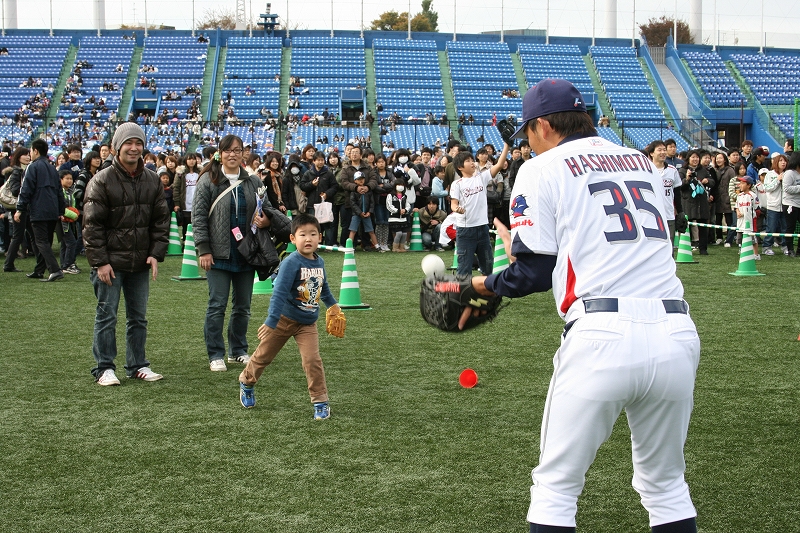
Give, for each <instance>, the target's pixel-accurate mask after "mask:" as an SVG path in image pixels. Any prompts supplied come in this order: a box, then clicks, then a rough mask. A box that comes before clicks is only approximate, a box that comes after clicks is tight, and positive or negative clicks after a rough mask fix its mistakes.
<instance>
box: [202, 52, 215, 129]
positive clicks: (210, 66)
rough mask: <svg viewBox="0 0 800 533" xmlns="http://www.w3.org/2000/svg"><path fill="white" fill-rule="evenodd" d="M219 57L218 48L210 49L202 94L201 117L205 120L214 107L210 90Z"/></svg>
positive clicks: (204, 72)
mask: <svg viewBox="0 0 800 533" xmlns="http://www.w3.org/2000/svg"><path fill="white" fill-rule="evenodd" d="M216 57H217V48H216V47H211V46H209V47H208V54H207V56H206V66H205V70H203V90H202V92H201V93H200V116H201V117H203V119H205V117H207V116H208V108H209V107H210V106H211V105H212V101H211V98H212V97H213V95H212V94H210V93H211V90H210V87H211V78H212V77H213V76H214V60H215V59H216Z"/></svg>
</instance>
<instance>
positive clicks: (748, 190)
mask: <svg viewBox="0 0 800 533" xmlns="http://www.w3.org/2000/svg"><path fill="white" fill-rule="evenodd" d="M738 180H739V191H740V192H739V195H738V196H737V197H736V233H737V239H738V241H739V244H740V245H741V243H742V234H743V232H744V231H745V230H746V229H749V231H756V227H755V215H756V208H757V207H758V197H757V196H756V195H755V193H754V192H753V191H752V188H753V185H755V183H754V182H753V178H751V177H750V176H739V178H738ZM748 225H749V226H750V227H749V228H747V226H748ZM753 254H754V255H755V259H756V261H760V260H761V256H760V255H759V254H758V244H757V243H756V240H755V239H753Z"/></svg>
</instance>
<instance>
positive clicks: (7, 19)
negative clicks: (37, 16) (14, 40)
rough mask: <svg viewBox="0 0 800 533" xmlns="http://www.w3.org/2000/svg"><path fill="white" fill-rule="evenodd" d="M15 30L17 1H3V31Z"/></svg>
mask: <svg viewBox="0 0 800 533" xmlns="http://www.w3.org/2000/svg"><path fill="white" fill-rule="evenodd" d="M16 29H17V0H4V1H3V30H4V31H5V30H16Z"/></svg>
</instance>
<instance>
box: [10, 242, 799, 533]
mask: <svg viewBox="0 0 800 533" xmlns="http://www.w3.org/2000/svg"><path fill="white" fill-rule="evenodd" d="M442 256H443V258H444V259H445V262H446V263H447V264H448V265H449V264H450V263H451V262H452V254H451V253H443V254H442ZM323 257H324V258H325V260H326V263H327V268H328V274H329V277H330V282H331V288H332V289H333V291H334V294H335V295H338V293H339V282H340V279H341V268H342V259H343V255H342V254H340V253H325V254H323ZM422 257H423V254H419V253H416V254H415V253H407V254H374V253H371V254H365V253H358V254H357V255H356V261H357V266H358V274H359V281H360V285H361V297H362V300H363V301H364V302H366V303H368V304H370V305H371V306H372V310H370V311H348V312H347V317H348V329H347V335H346V337H345V338H344V339H336V338H333V337H328V336H326V335H324V334H323V335H321V338H320V342H321V351H322V357H323V361H324V362H325V368H326V373H327V381H328V387H329V390H330V395H331V407H332V413H333V414H332V418H331V419H330V420H328V421H323V422H315V421H313V420H312V408H311V405H310V403H309V398H308V393H307V391H306V383H305V377H304V375H303V372H302V369H301V367H300V360H299V354H298V352H297V348H296V345H295V344H294V342H292V341H290V342H289V344H287V346H286V348H285V349H284V350H283V352H281V353H280V354H279V356H278V358H277V359H276V360H275V362H274V363H273V364H272V365H271V366H270V367H268V368H267V370H266V372H265V373H264V376H263V378H262V380H261V381H260V382H259V383H258V385H257V386H256V397H257V402H258V403H257V406H256V408H255V409H252V410H245V409H243V408H242V407H241V406H240V405H239V402H238V384H237V377H238V372H239V370H240V369H241V366H237V365H229V371H228V372H226V373H212V372H210V371H209V369H208V361H207V356H206V353H205V347H204V342H203V318H204V314H205V309H206V300H207V287H206V284H205V282H175V281H171V280H170V276H172V275H176V274H178V273H179V271H180V265H181V258H179V257H172V258H168V260H167V262H166V263H163V264H161V267H160V273H159V277H158V280H157V281H156V282H154V283H152V284H151V290H150V303H149V310H148V319H149V336H148V345H147V351H148V357H149V359H150V361H151V363H152V367H153V369H154V370H155V371H157V372H160V373H163V374H164V376H165V378H164V380H163V381H160V382H156V383H144V382H140V381H136V382H132V381H131V380H125V379H123V383H122V386H120V387H99V386H98V385H96V384H95V383H94V381H93V379H92V376H91V375H90V373H89V370H90V369H91V368H92V366H93V359H92V355H91V339H92V327H93V322H94V309H95V303H96V302H95V298H94V295H93V293H92V288H91V285H90V283H89V281H88V277H89V276H88V272H87V270H86V266H87V265H86V262H85V260H84V259H83V258H79V261H78V266H79V267H81V268H83V269H84V273H83V274H80V275H77V276H67V277H66V279H65V280H63V281H61V282H58V283H49V284H44V283H39V282H38V281H34V280H28V279H27V278H25V277H24V275H23V274H0V287H1V288H2V289H0V309H2V311H1V312H0V335H1V339H2V346H3V356H2V358H0V361H1V362H2V366H0V368H1V369H2V371H0V391H2V399H3V401H2V404H1V405H2V407H0V409H1V410H2V411H1V412H2V422H1V425H0V428H1V429H0V437H1V438H0V452H1V453H2V455H1V457H2V467H0V487H2V499H1V500H0V502H2V503H0V530H2V531H4V532H53V531H69V532H84V531H85V532H96V531H126V532H127V531H131V532H133V531H137V532H138V531H170V532H182V531H187V532H188V531H192V532H203V531H220V532H228V531H230V532H240V531H263V532H282V533H283V532H287V533H290V532H302V533H308V532H313V531H320V532H429V531H430V532H451V531H482V532H508V531H518V532H523V531H527V525H526V522H525V514H526V512H527V506H528V500H529V485H530V471H531V469H532V468H533V467H534V466H535V465H536V462H537V457H538V445H539V426H540V420H541V415H542V409H543V405H544V399H545V394H546V392H547V387H548V382H549V379H550V374H551V370H552V355H553V353H554V352H555V350H556V348H557V347H558V341H559V334H560V332H561V327H562V326H563V324H562V322H561V320H560V319H559V317H558V315H557V314H556V311H555V305H554V302H553V299H552V294H551V293H547V294H537V295H532V296H529V297H527V298H523V299H519V300H515V301H513V302H512V303H511V305H510V306H509V307H507V308H506V309H505V310H504V311H503V313H502V314H501V315H500V317H499V318H498V319H497V320H496V321H495V322H493V323H491V324H487V325H485V326H483V327H482V328H478V329H475V330H471V331H467V332H464V333H462V334H446V333H442V332H439V331H437V330H434V329H432V328H430V327H429V326H427V325H426V324H425V323H424V322H423V321H422V319H421V318H420V315H419V305H418V292H419V282H420V280H421V278H422V272H421V270H420V267H419V264H420V260H421V259H422ZM698 259H699V260H700V261H701V263H700V264H693V265H678V273H679V275H680V277H681V279H682V280H683V282H684V286H685V289H686V299H687V301H688V302H689V304H690V306H691V312H692V316H693V318H694V319H695V322H696V323H697V325H698V329H699V332H700V337H701V341H702V355H701V362H700V368H699V374H698V378H697V386H696V394H695V412H694V416H693V418H692V424H691V427H690V430H689V438H688V442H687V444H686V457H687V472H686V478H687V481H688V482H689V485H690V488H691V491H692V496H693V498H694V502H695V504H696V506H697V509H698V512H699V518H698V524H699V527H700V530H701V531H702V532H703V533H717V532H719V533H727V532H734V531H759V532H776V533H777V532H788V531H797V530H798V523H800V513H798V508H799V507H798V501H800V499H799V498H798V496H800V490H798V486H800V483H798V479H800V471H799V470H800V468H799V466H798V465H800V461H799V460H798V454H797V450H798V442H800V430H798V416H797V405H798V393H797V391H798V385H797V384H798V378H799V377H800V372H798V365H797V359H798V357H797V354H798V349H799V348H800V343H798V341H797V337H798V334H800V313H799V311H800V307H799V306H798V302H799V301H800V289H799V288H798V283H797V279H798V277H797V273H798V270H799V269H800V259H793V258H787V257H783V256H775V257H765V258H764V260H763V261H761V262H759V263H758V268H759V270H760V271H761V272H764V273H765V274H767V275H766V276H764V277H758V278H741V277H733V276H729V275H728V272H733V271H734V270H736V266H737V261H738V260H737V256H736V250H735V249H724V248H722V247H712V250H711V255H709V256H707V257H698ZM17 266H18V267H19V268H22V269H24V270H25V272H30V271H31V270H32V268H33V260H32V259H28V260H24V261H18V262H17ZM268 301H269V297H268V296H259V295H256V296H254V297H253V305H252V322H251V327H250V331H249V335H248V336H249V338H250V341H251V347H250V348H251V351H252V349H253V348H254V347H255V343H257V338H256V330H257V329H258V325H259V324H260V323H262V321H263V319H264V316H265V313H266V310H267V306H268ZM123 307H124V306H121V309H120V316H121V321H124V310H123ZM118 341H119V346H120V352H121V354H120V355H119V356H118V358H117V364H118V365H119V370H118V375H119V376H120V377H122V376H123V375H124V371H122V365H123V364H124V327H122V325H120V327H118ZM466 367H471V368H474V369H475V370H476V371H477V373H478V376H479V379H480V382H479V384H478V386H477V387H475V388H474V389H462V388H461V387H460V386H459V384H458V375H459V373H460V372H461V370H463V369H464V368H466ZM631 476H632V467H631V462H630V436H629V433H628V432H627V427H626V425H625V421H624V416H623V417H622V418H620V420H619V421H618V423H617V427H616V428H615V431H614V433H613V435H612V437H611V438H610V439H609V441H608V442H607V443H606V444H605V445H604V446H603V447H602V448H601V449H600V452H599V453H598V457H597V460H596V461H595V463H594V465H593V467H592V468H591V470H590V471H589V473H588V476H587V482H586V489H585V491H584V495H583V497H582V499H581V500H580V502H579V512H578V526H579V527H578V529H579V531H585V532H590V531H591V532H646V531H649V528H648V526H647V514H646V512H645V511H644V510H643V509H642V507H641V505H640V504H639V499H638V495H637V494H636V492H635V491H634V490H633V489H632V488H631V486H630V480H631Z"/></svg>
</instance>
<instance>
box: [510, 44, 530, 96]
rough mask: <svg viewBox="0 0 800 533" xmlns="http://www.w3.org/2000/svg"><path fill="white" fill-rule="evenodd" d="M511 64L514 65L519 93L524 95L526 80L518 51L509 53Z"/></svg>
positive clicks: (526, 85)
mask: <svg viewBox="0 0 800 533" xmlns="http://www.w3.org/2000/svg"><path fill="white" fill-rule="evenodd" d="M511 64H512V65H514V74H516V75H517V85H519V94H521V95H523V96H524V95H525V93H526V92H527V91H528V81H527V80H526V79H525V69H524V68H522V59H520V57H519V53H518V52H512V53H511Z"/></svg>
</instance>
